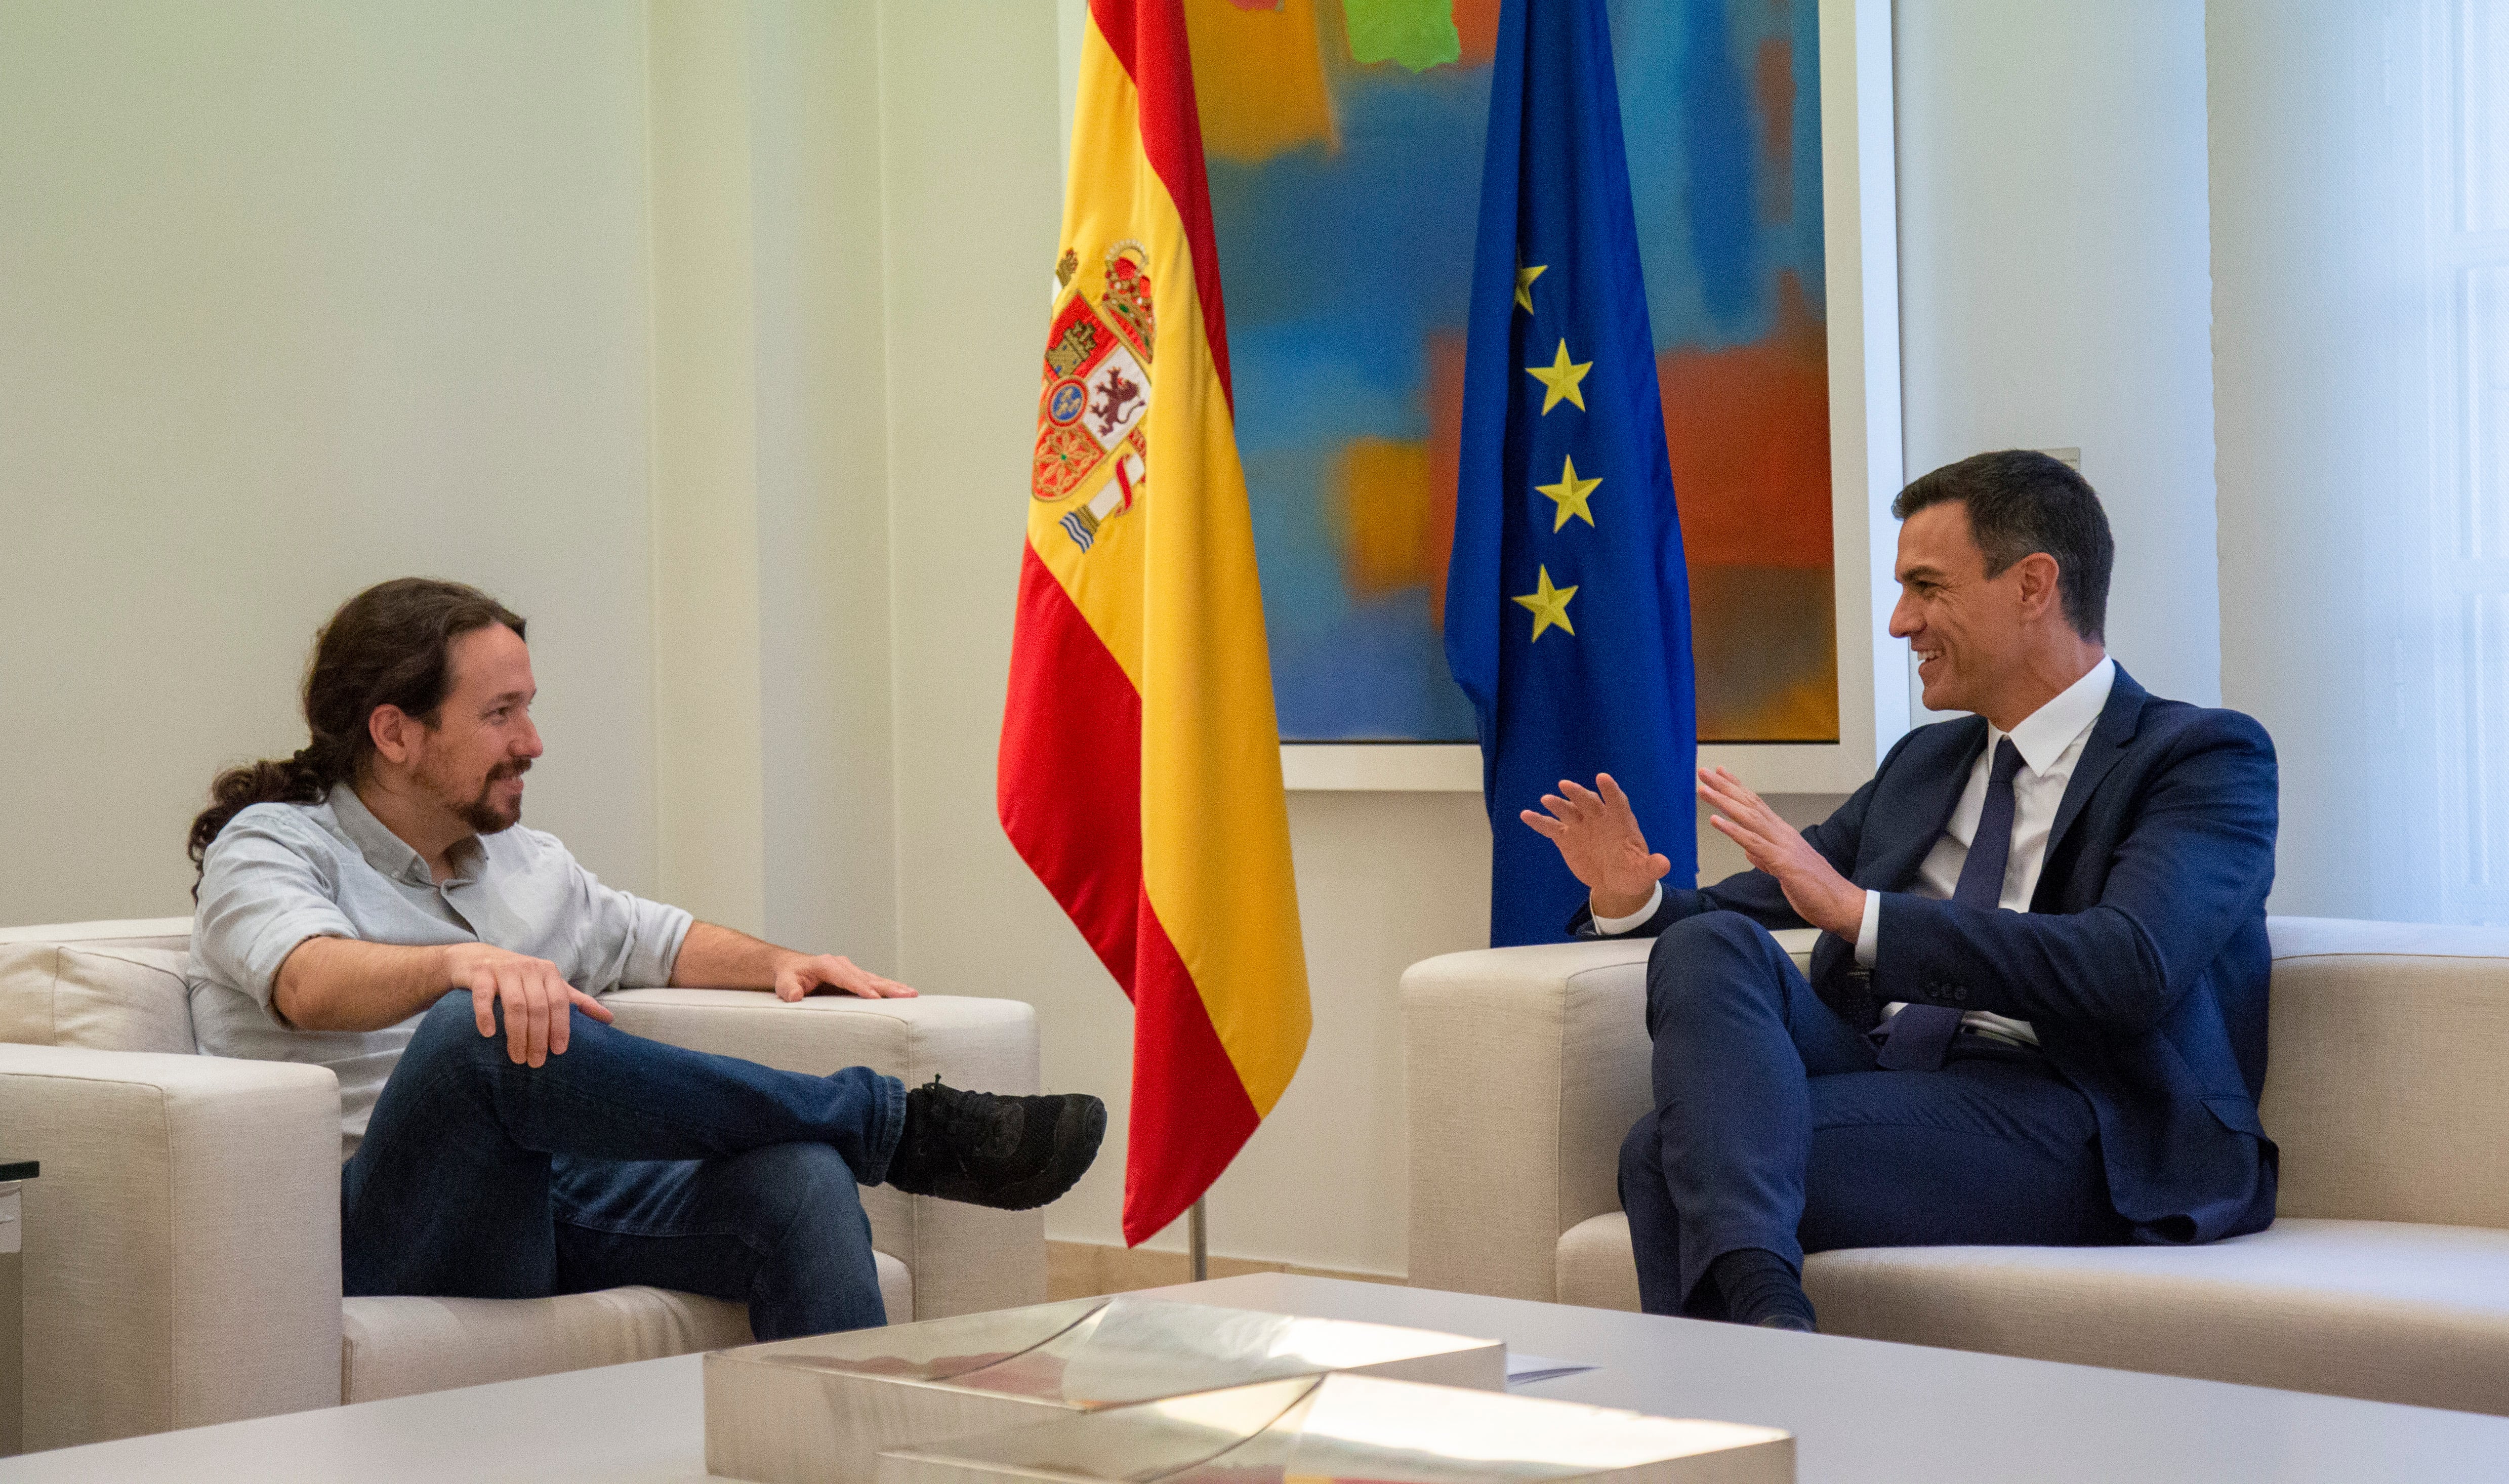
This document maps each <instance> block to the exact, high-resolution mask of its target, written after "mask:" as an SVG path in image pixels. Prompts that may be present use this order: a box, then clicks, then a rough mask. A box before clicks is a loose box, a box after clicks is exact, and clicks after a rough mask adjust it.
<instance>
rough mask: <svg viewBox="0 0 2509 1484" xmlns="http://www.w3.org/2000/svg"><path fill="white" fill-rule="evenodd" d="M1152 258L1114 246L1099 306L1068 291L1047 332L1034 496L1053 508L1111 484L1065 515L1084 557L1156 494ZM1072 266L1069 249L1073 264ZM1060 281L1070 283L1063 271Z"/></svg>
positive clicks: (1084, 294) (1076, 290)
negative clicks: (1148, 266) (1152, 476)
mask: <svg viewBox="0 0 2509 1484" xmlns="http://www.w3.org/2000/svg"><path fill="white" fill-rule="evenodd" d="M1144 256H1146V254H1145V253H1144V252H1143V250H1142V246H1141V244H1140V243H1138V242H1131V241H1125V242H1118V243H1116V244H1115V245H1114V246H1113V247H1111V248H1109V249H1107V252H1106V278H1105V284H1104V286H1103V289H1102V291H1101V296H1100V300H1099V302H1096V303H1092V302H1091V300H1090V298H1089V294H1088V291H1087V289H1086V288H1085V287H1080V286H1074V287H1070V288H1068V289H1067V293H1066V295H1065V297H1064V299H1063V302H1062V305H1061V307H1060V308H1059V309H1058V310H1057V311H1056V313H1055V316H1054V325H1053V328H1052V329H1051V330H1049V331H1048V332H1047V335H1046V347H1045V385H1044V390H1042V391H1041V392H1039V393H1038V396H1037V412H1036V459H1035V464H1034V467H1033V469H1032V471H1031V474H1030V494H1031V495H1032V496H1033V497H1034V498H1035V499H1037V500H1040V501H1048V502H1051V501H1060V500H1067V499H1070V498H1072V497H1073V496H1075V495H1079V496H1086V495H1088V494H1089V492H1090V488H1091V487H1093V486H1099V485H1103V486H1104V488H1101V489H1098V491H1097V493H1096V496H1095V498H1094V499H1086V500H1084V501H1082V502H1080V503H1078V504H1075V505H1074V506H1073V507H1072V508H1071V509H1069V510H1067V511H1066V512H1065V513H1064V516H1063V520H1062V525H1063V529H1064V531H1065V532H1066V533H1067V534H1068V535H1069V536H1070V538H1071V539H1072V540H1073V542H1075V543H1076V544H1077V545H1078V546H1079V547H1080V549H1081V550H1082V551H1083V552H1084V553H1085V552H1087V551H1088V550H1089V549H1090V547H1092V546H1093V545H1095V544H1096V543H1097V537H1098V531H1099V528H1100V527H1101V526H1103V525H1105V523H1106V522H1107V521H1110V520H1112V519H1114V518H1115V517H1117V516H1119V515H1122V514H1123V513H1125V512H1126V511H1128V510H1130V509H1132V508H1133V506H1134V505H1135V504H1136V503H1138V502H1139V501H1141V500H1142V497H1143V496H1144V495H1145V494H1146V493H1147V487H1146V485H1147V466H1148V464H1147V461H1148V454H1149V441H1148V434H1147V429H1146V428H1144V427H1142V419H1143V418H1144V417H1145V416H1147V414H1148V413H1149V410H1150V351H1151V346H1152V344H1153V341H1154V337H1155V334H1156V330H1155V321H1154V320H1153V318H1152V315H1151V308H1150V277H1149V275H1148V274H1146V273H1144V272H1142V258H1143V257H1144ZM1071 261H1072V254H1071V253H1070V252H1068V251H1066V253H1065V254H1064V263H1065V264H1068V263H1070V262H1071ZM1057 277H1058V278H1066V279H1067V278H1068V276H1067V275H1065V274H1063V273H1062V272H1060V268H1059V269H1058V273H1057ZM1110 465H1111V471H1110Z"/></svg>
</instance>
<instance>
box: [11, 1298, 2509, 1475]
mask: <svg viewBox="0 0 2509 1484" xmlns="http://www.w3.org/2000/svg"><path fill="white" fill-rule="evenodd" d="M1159 1291H1161V1292H1162V1293H1163V1294H1165V1295H1166V1296H1168V1297H1173V1298H1183V1299H1193V1300H1199V1301H1202V1302H1206V1303H1214V1304H1228V1305H1233V1306H1236V1307H1238V1308H1244V1309H1260V1310H1269V1311H1273V1312H1277V1313H1287V1314H1309V1315H1319V1316H1326V1317H1333V1318H1349V1319H1374V1320H1378V1321H1381V1322H1384V1323H1392V1324H1411V1325H1417V1326H1419V1327H1422V1328H1430V1329H1446V1330H1452V1331H1456V1332H1459V1333H1463V1334H1471V1335H1479V1336H1487V1337H1491V1338H1496V1339H1504V1340H1506V1341H1507V1342H1508V1344H1509V1345H1510V1346H1511V1347H1512V1348H1514V1349H1516V1350H1517V1351H1526V1352H1532V1353H1534V1354H1542V1355H1548V1356H1552V1357H1555V1358H1557V1359H1561V1360H1577V1361H1584V1362H1588V1363H1591V1364H1594V1365H1596V1366H1598V1367H1599V1369H1596V1370H1592V1371H1589V1372H1586V1373H1584V1374H1582V1375H1575V1376H1564V1377H1560V1378H1558V1379H1556V1380H1553V1381H1543V1382H1536V1383H1534V1384H1532V1385H1530V1386H1527V1387H1524V1388H1522V1389H1521V1390H1522V1391H1524V1393H1525V1394H1527V1395H1534V1396H1558V1397H1564V1398H1567V1399H1570V1400H1575V1401H1588V1402H1595V1403H1599V1404H1601V1405H1604V1406H1615V1407H1628V1408H1629V1409H1631V1410H1634V1411H1642V1412H1655V1413H1659V1414H1665V1415H1669V1416H1674V1417H1684V1416H1690V1417H1712V1418H1718V1419H1721V1420H1724V1421H1727V1422H1747V1423H1765V1424H1768V1425H1770V1426H1772V1427H1779V1428H1786V1429H1787V1430H1788V1431H1791V1432H1793V1433H1794V1434H1795V1437H1796V1439H1797V1446H1798V1454H1797V1462H1798V1469H1799V1476H1800V1478H1801V1479H1802V1480H1803V1481H1804V1484H1898V1481H1906V1484H1942V1481H1969V1480H1975V1481H1980V1484H1984V1481H1989V1480H1993V1481H2004V1480H2028V1481H2034V1484H2040V1481H2043V1484H2064V1481H2073V1480H2080V1481H2092V1480H2098V1481H2102V1484H2108V1481H2133V1484H2175V1481H2186V1484H2248V1481H2266V1480H2273V1481H2284V1484H2314V1481H2325V1484H2334V1481H2337V1480H2341V1481H2345V1484H2351V1481H2356V1480H2363V1479H2410V1480H2415V1481H2417V1484H2421V1481H2440V1480H2473V1479H2481V1480H2493V1481H2499V1480H2509V1418H2497V1417H2478V1416H2474V1415H2472V1414H2470V1413H2463V1412H2438V1411H2430V1410H2426V1409H2423V1408H2419V1407H2399V1406H2391V1405H2388V1404H2386V1403H2383V1402H2371V1401H2345V1400H2341V1399H2338V1398H2334V1397H2326V1396H2309V1395H2303V1394H2302V1393H2300V1392H2296V1391H2266V1390H2264V1389H2262V1388H2257V1387H2242V1386H2228V1385H2224V1384H2222V1383H2220V1382H2213V1381H2179V1380H2175V1379H2172V1378H2169V1377H2164V1376H2142V1375H2136V1374H2134V1373H2132V1372H2127V1371H2105V1370H2096V1369H2092V1368H2090V1367H2087V1366H2074V1365H2055V1364H2050V1363H2048V1362H2045V1361H2040V1360H2011V1359H2005V1358H2003V1357H2002V1356H1997V1355H1975V1354H1966V1353H1964V1352H1960V1351H1949V1350H1928V1349H1924V1348H1922V1347H1918V1346H1909V1345H1886V1344H1882V1343H1880V1342H1878V1341H1872V1340H1849V1339H1841V1338H1837V1337H1833V1336H1828V1335H1799V1334H1787V1333H1781V1332H1779V1331H1775V1330H1760V1329H1741V1328H1737V1327H1735V1326H1733V1325H1728V1324H1706V1323H1700V1322H1696V1321H1693V1320H1688V1319H1663V1318H1654V1317H1648V1316H1645V1315H1634V1314H1616V1313H1611V1312H1608V1311H1604V1310H1596V1309H1570V1308H1565V1307H1562V1306H1559V1305H1555V1304H1534V1303H1527V1302H1524V1301H1522V1300H1519V1299H1492V1298H1477V1297H1473V1296H1470V1295H1465V1294H1454V1293H1434V1292H1428V1291H1425V1290H1420V1289H1411V1288H1396V1287H1388V1286H1380V1285H1376V1284H1370V1283H1350V1282H1338V1281H1334V1280H1329V1279H1319V1278H1292V1277H1288V1276H1284V1275H1277V1274H1262V1275H1256V1276H1254V1277H1248V1278H1231V1279H1222V1280H1217V1281H1215V1282H1209V1283H1200V1284H1195V1285H1192V1286H1190V1287H1179V1288H1169V1289H1163V1290H1159ZM705 1477H706V1474H705V1424H704V1418H703V1414H702V1407H701V1393H700V1380H699V1359H698V1357H697V1356H695V1355H681V1356H677V1357H675V1358H673V1359H668V1360H647V1361H642V1362H639V1363H637V1364H634V1365H619V1366H612V1367H610V1368H608V1369H606V1370H595V1371H576V1372H573V1373H571V1374H567V1375H562V1376H543V1377H540V1378H538V1379H536V1380H531V1381H509V1382H506V1383H503V1384H501V1385H497V1386H485V1387H474V1388H471V1389H469V1390H468V1391H438V1392H435V1393H434V1394H432V1395H427V1396H405V1397H401V1398H398V1399H396V1400H393V1401H375V1402H367V1403H365V1404H363V1405H360V1406H354V1407H335V1408H331V1409H328V1410H325V1411H319V1412H299V1413H296V1414H294V1415H292V1416H288V1417H270V1418H263V1419H260V1420H258V1421H255V1422H243V1423H229V1424H227V1425H225V1426H223V1427H217V1428H195V1429H193V1430H191V1431H188V1432H170V1433H164V1434H161V1435H159V1436H156V1437H144V1438H132V1439H130V1440H128V1441H125V1442H119V1443H99V1444H96V1445H94V1446H93V1447H88V1448H71V1449H64V1450H62V1451H60V1452H57V1453H41V1454H35V1455H33V1456H31V1457H28V1458H23V1459H15V1460H9V1461H7V1462H0V1484H33V1481H39V1480H40V1481H44V1484H54V1481H69V1480H79V1481H89V1480H94V1481H104V1480H112V1481H117V1484H145V1481H151V1480H164V1481H167V1484H173V1481H176V1480H180V1481H183V1484H223V1481H227V1480H242V1479H281V1478H283V1479H290V1480H300V1479H301V1480H308V1481H322V1480H339V1481H344V1484H346V1481H355V1484H400V1481H404V1480H406V1481H411V1484H416V1481H420V1480H427V1481H431V1484H432V1481H435V1480H442V1479H475V1480H513V1481H515V1484H523V1481H527V1480H529V1481H548V1484H571V1481H578V1480H580V1481H585V1484H589V1481H593V1480H602V1481H611V1484H693V1481H697V1480H702V1479H704V1478H705Z"/></svg>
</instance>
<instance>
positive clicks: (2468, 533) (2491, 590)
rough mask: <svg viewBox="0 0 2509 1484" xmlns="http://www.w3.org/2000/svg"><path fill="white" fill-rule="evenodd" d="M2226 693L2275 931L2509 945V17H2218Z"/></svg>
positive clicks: (2214, 99) (2432, 7)
mask: <svg viewBox="0 0 2509 1484" xmlns="http://www.w3.org/2000/svg"><path fill="white" fill-rule="evenodd" d="M2206 45H2207V85H2208V95H2209V112H2210V127H2209V135H2210V145H2211V173H2212V186H2211V190H2212V210H2213V225H2212V241H2213V279H2214V387H2215V397H2214V401H2215V411H2216V428H2217V432H2216V437H2217V476H2218V480H2219V511H2220V530H2221V543H2222V660H2223V663H2222V690H2223V696H2224V700H2225V703H2226V704H2228V705H2231V706H2235V707H2239V708H2240V709H2242V710H2246V711H2249V712H2251V713H2253V714H2255V715H2256V716H2257V717H2259V718H2260V719H2261V720H2262V721H2264V722H2265V723H2266V726H2267V727H2268V728H2269V729H2270V730H2271V731H2272V732H2273V734H2274V737H2275V741H2276V744H2277V747H2278V749H2279V752H2280V755H2281V759H2282V765H2283V771H2282V778H2283V790H2282V806H2283V807H2282V819H2283V835H2282V843H2281V850H2280V853H2279V877H2278V884H2277V889H2276V891H2275V895H2274V899H2273V908H2274V909H2275V910H2276V911H2281V912H2305V913H2313V914H2321V915H2341V916H2365V917H2387V918H2396V919H2402V920H2415V921H2448V922H2503V921H2509V0H2385V3H2376V0H2214V3H2213V4H2211V5H2210V6H2209V7H2208V10H2207V15H2206Z"/></svg>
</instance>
